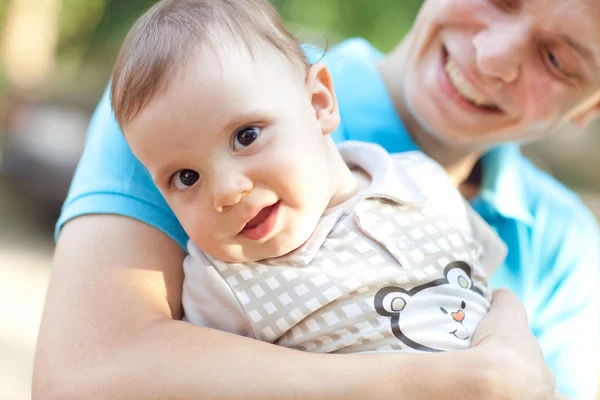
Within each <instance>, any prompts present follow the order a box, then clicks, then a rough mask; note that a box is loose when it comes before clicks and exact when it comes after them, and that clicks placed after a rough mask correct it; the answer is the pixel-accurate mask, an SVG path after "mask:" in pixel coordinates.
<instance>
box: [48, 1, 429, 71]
mask: <svg viewBox="0 0 600 400" xmlns="http://www.w3.org/2000/svg"><path fill="white" fill-rule="evenodd" d="M155 2H156V1H154V0H126V1H124V0H62V4H61V11H60V40H59V48H58V55H59V57H70V56H72V57H81V58H82V59H84V60H87V61H90V62H95V63H98V62H99V63H104V62H109V63H112V61H113V60H114V57H115V54H116V52H118V48H119V46H120V43H121V41H122V40H123V37H124V36H125V34H126V33H127V31H128V30H129V28H130V27H131V25H132V24H133V22H134V21H135V19H136V18H137V17H138V16H140V15H141V14H142V13H143V12H144V11H145V10H146V9H148V8H149V7H150V6H151V5H152V4H154V3H155ZM421 2H422V1H421V0H371V1H369V0H272V3H273V4H274V5H275V7H276V8H277V9H278V10H279V11H280V12H281V14H282V15H283V17H284V19H285V20H286V21H287V22H288V23H289V25H290V27H291V29H292V31H295V30H296V29H300V27H301V28H302V30H307V29H308V30H309V31H310V32H311V36H314V37H321V38H327V40H328V41H329V42H330V43H331V42H336V41H339V40H341V39H343V38H346V37H354V36H361V37H365V38H367V39H368V40H370V41H371V42H372V43H373V44H374V45H375V46H376V47H378V48H379V49H381V50H383V51H388V50H390V49H391V48H392V47H393V46H394V45H395V44H396V43H397V42H398V40H399V39H400V38H401V37H402V36H403V35H404V34H405V33H406V31H407V30H408V29H409V27H410V25H411V23H412V21H413V19H414V17H415V15H416V13H417V11H418V9H419V6H420V5H421Z"/></svg>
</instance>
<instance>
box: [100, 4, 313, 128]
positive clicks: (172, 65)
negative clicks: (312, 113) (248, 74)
mask: <svg viewBox="0 0 600 400" xmlns="http://www.w3.org/2000/svg"><path fill="white" fill-rule="evenodd" d="M220 43H226V44H233V45H241V46H243V48H245V49H246V50H248V52H249V53H250V54H251V55H252V56H253V57H254V56H255V55H256V54H257V52H258V51H266V52H270V54H278V55H280V56H283V57H284V58H285V59H286V60H288V61H289V65H290V67H291V69H292V72H293V73H295V74H297V75H299V76H300V77H302V79H304V78H305V76H306V72H307V70H308V68H309V63H308V60H307V58H306V56H305V55H304V52H303V50H302V48H301V46H300V44H299V43H298V41H297V40H296V38H295V37H294V36H293V35H292V34H291V33H290V32H289V31H288V30H287V29H286V28H285V26H284V24H283V21H282V20H281V17H280V15H279V13H278V12H277V11H276V10H275V9H274V8H273V6H272V5H271V4H270V3H269V1H268V0H162V1H160V2H158V3H156V4H155V5H154V6H153V7H152V8H150V9H149V10H148V11H147V12H146V13H145V14H144V15H142V16H141V17H140V18H139V19H138V20H137V22H136V23H135V25H134V26H133V27H132V28H131V30H130V31H129V33H128V35H127V37H126V38H125V41H124V43H123V46H122V47H121V51H120V53H119V56H118V58H117V61H116V63H115V67H114V70H113V75H112V85H111V98H112V106H113V110H114V112H115V117H116V119H117V121H118V122H119V125H120V126H121V127H124V126H126V125H127V124H128V123H130V122H131V121H132V120H133V119H134V118H135V117H136V116H137V115H138V114H139V113H140V112H141V111H142V110H143V108H144V107H145V106H146V105H147V104H148V103H149V102H150V101H151V100H152V99H153V98H154V96H157V95H160V94H161V93H163V92H164V91H165V90H166V89H167V87H168V84H169V80H170V79H171V78H172V77H173V76H175V75H176V74H177V73H178V71H179V69H180V68H182V67H183V66H185V64H186V63H187V62H189V60H190V58H191V57H193V56H194V55H195V54H197V51H198V49H199V48H200V47H202V46H206V45H209V46H212V47H213V48H215V49H218V46H219V44H220Z"/></svg>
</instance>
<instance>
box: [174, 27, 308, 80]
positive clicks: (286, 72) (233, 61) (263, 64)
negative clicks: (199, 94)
mask: <svg viewBox="0 0 600 400" xmlns="http://www.w3.org/2000/svg"><path fill="white" fill-rule="evenodd" d="M255 42H256V43H253V44H246V43H242V42H240V41H234V40H226V39H225V38H220V39H219V40H211V41H209V42H205V43H203V44H200V45H198V46H197V47H196V48H195V49H193V51H192V52H191V53H190V55H189V57H187V58H186V59H184V60H182V61H183V63H182V65H181V66H180V68H177V69H178V73H179V74H181V73H184V74H185V73H191V72H195V73H202V74H206V75H211V76H213V77H215V78H227V79H230V80H234V79H235V78H236V77H245V76H249V75H251V74H252V75H255V76H256V77H259V76H262V75H265V74H268V75H270V76H274V73H276V74H277V75H283V76H286V77H288V78H289V79H294V80H298V79H299V78H300V81H302V82H303V81H304V79H305V76H306V71H303V72H302V73H300V72H299V71H298V69H297V67H296V65H295V63H294V61H293V59H291V58H290V57H288V56H287V55H285V54H283V53H282V52H281V51H277V50H275V49H273V48H272V47H271V46H269V45H267V44H265V43H262V42H261V41H260V40H258V39H256V40H255Z"/></svg>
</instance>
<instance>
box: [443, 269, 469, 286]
mask: <svg viewBox="0 0 600 400" xmlns="http://www.w3.org/2000/svg"><path fill="white" fill-rule="evenodd" d="M446 279H447V280H448V283H449V284H451V285H455V286H458V287H460V288H462V289H470V288H471V286H472V285H473V281H472V280H471V277H470V276H469V274H468V273H467V272H466V271H465V270H464V269H463V268H460V267H455V268H450V269H448V270H447V271H446Z"/></svg>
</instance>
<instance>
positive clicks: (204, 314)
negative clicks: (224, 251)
mask: <svg viewBox="0 0 600 400" xmlns="http://www.w3.org/2000/svg"><path fill="white" fill-rule="evenodd" d="M338 148H339V150H340V152H341V154H342V156H343V158H344V161H345V162H346V163H347V164H348V166H350V167H351V168H352V167H357V168H360V169H362V170H364V171H365V172H366V173H367V174H368V175H369V176H370V177H371V184H370V186H369V187H368V188H367V189H366V190H365V191H364V192H362V193H360V194H359V195H357V196H355V197H353V198H352V199H350V200H348V201H346V202H344V203H342V204H340V205H338V206H335V207H333V208H330V209H328V210H327V211H326V212H325V214H324V215H323V216H322V217H321V219H320V221H319V223H318V225H317V227H316V229H315V231H314V233H313V234H312V236H311V237H310V239H309V240H308V241H307V242H306V243H305V244H304V245H303V246H302V247H300V248H298V249H296V250H295V251H293V252H291V253H289V254H287V255H285V256H282V257H278V258H273V259H266V260H261V261H257V262H248V263H227V262H223V261H220V260H216V259H213V258H211V257H210V256H208V255H206V254H205V253H203V252H202V251H201V250H200V249H199V248H198V247H197V246H195V245H194V244H193V243H191V242H190V243H189V244H188V250H189V255H188V257H187V258H186V260H185V262H184V271H185V280H184V285H183V306H184V310H185V318H186V319H187V320H188V321H190V322H192V323H194V324H198V325H202V326H207V327H211V328H215V329H220V330H224V331H227V332H232V333H236V334H240V335H244V336H248V337H252V338H256V339H259V340H263V341H266V342H270V343H274V344H277V345H281V346H286V347H290V348H294V349H300V350H306V351H311V352H321V353H360V352H387V351H398V350H405V351H427V352H437V351H449V350H459V349H466V348H468V347H469V345H470V341H471V337H472V335H473V332H474V330H475V328H476V327H477V324H478V323H479V321H480V320H481V319H482V318H483V316H484V315H485V314H486V313H487V311H488V309H489V306H490V300H491V293H490V287H489V283H488V280H487V277H489V276H491V274H492V273H493V271H494V270H495V269H496V268H497V267H498V266H499V265H500V264H501V263H502V262H503V260H504V258H505V256H506V251H507V250H506V246H505V245H504V243H503V242H502V240H501V239H500V238H499V237H498V236H497V235H496V233H495V232H494V231H493V230H492V229H491V228H490V227H489V226H488V225H487V224H486V223H485V222H484V221H483V219H481V217H479V215H478V214H477V213H476V212H475V211H473V210H472V209H471V207H470V206H469V204H468V203H467V202H466V201H465V200H464V198H463V197H462V196H461V195H460V193H459V192H458V190H457V189H456V188H455V187H454V185H453V184H452V182H451V181H450V179H449V177H448V176H447V174H446V172H445V170H444V169H443V168H442V167H441V166H440V165H439V164H437V163H436V162H435V161H433V160H432V159H430V158H429V157H427V156H426V155H424V154H423V153H421V152H407V153H399V154H394V155H390V154H389V153H387V152H386V151H385V150H384V149H383V148H381V147H379V146H378V145H374V144H367V143H360V142H344V143H341V144H340V145H338Z"/></svg>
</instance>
